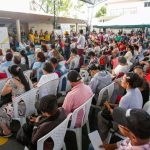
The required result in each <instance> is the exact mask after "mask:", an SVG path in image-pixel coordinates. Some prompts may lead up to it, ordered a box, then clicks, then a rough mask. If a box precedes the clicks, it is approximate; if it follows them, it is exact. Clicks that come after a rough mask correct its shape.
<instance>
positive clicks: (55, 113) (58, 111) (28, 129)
mask: <svg viewBox="0 0 150 150" xmlns="http://www.w3.org/2000/svg"><path fill="white" fill-rule="evenodd" d="M39 110H40V111H41V115H40V116H38V117H37V118H36V117H29V123H28V122H27V123H26V124H24V125H23V127H22V128H21V129H20V130H19V131H18V134H17V140H18V141H19V142H21V143H22V144H23V145H26V146H28V147H29V149H30V150H36V149H37V141H38V140H39V139H40V138H41V137H43V136H44V135H46V134H47V133H49V132H50V131H51V130H53V129H54V128H55V127H56V126H58V125H59V124H60V123H61V122H63V120H65V118H66V115H65V112H64V109H63V108H58V107H57V98H56V96H54V95H47V96H44V97H42V98H41V99H40V105H39ZM25 139H26V140H25ZM52 149H53V141H52V140H51V139H47V140H46V142H45V143H44V150H52Z"/></svg>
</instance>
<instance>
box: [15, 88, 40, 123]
mask: <svg viewBox="0 0 150 150" xmlns="http://www.w3.org/2000/svg"><path fill="white" fill-rule="evenodd" d="M37 91H38V89H37V88H34V89H32V90H30V91H28V92H25V93H24V94H22V95H20V96H18V97H16V98H15V100H13V107H14V119H17V120H20V122H21V124H23V123H25V117H27V116H29V115H31V114H33V113H36V108H35V102H36V93H37ZM21 100H23V101H24V103H25V106H26V111H25V116H23V117H22V116H19V113H18V106H19V105H18V104H19V102H20V101H21Z"/></svg>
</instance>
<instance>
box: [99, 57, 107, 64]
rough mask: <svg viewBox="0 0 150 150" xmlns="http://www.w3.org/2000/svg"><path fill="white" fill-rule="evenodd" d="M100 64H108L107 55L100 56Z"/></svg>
mask: <svg viewBox="0 0 150 150" xmlns="http://www.w3.org/2000/svg"><path fill="white" fill-rule="evenodd" d="M99 64H100V65H106V56H105V55H103V56H101V57H100V59H99Z"/></svg>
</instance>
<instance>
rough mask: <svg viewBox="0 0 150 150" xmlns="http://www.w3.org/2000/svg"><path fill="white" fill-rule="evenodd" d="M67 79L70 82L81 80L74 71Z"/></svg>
mask: <svg viewBox="0 0 150 150" xmlns="http://www.w3.org/2000/svg"><path fill="white" fill-rule="evenodd" d="M67 78H68V80H69V81H70V82H78V81H80V80H81V79H82V78H81V76H80V74H79V73H78V72H77V71H75V70H72V71H70V72H69V73H68V76H67Z"/></svg>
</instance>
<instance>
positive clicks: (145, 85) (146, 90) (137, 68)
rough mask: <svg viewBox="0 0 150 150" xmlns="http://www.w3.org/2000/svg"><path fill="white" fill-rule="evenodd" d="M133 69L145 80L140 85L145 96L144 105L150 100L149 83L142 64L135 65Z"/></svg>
mask: <svg viewBox="0 0 150 150" xmlns="http://www.w3.org/2000/svg"><path fill="white" fill-rule="evenodd" d="M133 71H134V73H136V74H137V75H139V77H141V78H142V79H143V82H142V84H141V86H140V87H139V89H140V91H141V94H142V97H143V105H144V104H145V103H146V102H147V101H149V90H150V88H149V84H148V82H147V81H146V79H145V75H144V71H143V68H142V67H141V66H135V67H134V70H133Z"/></svg>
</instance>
